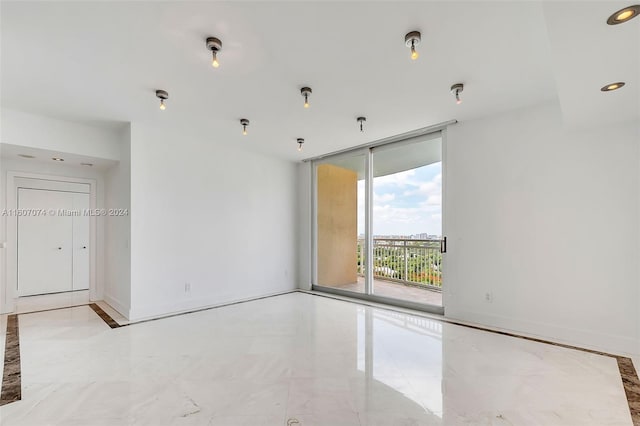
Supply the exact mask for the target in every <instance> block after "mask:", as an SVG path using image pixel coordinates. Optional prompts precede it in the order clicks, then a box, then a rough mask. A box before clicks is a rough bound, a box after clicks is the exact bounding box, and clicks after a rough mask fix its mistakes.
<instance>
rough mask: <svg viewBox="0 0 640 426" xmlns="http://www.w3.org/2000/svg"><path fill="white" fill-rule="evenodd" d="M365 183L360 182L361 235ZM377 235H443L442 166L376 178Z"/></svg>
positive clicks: (375, 228) (359, 224)
mask: <svg viewBox="0 0 640 426" xmlns="http://www.w3.org/2000/svg"><path fill="white" fill-rule="evenodd" d="M364 191H365V185H364V180H362V181H359V182H358V233H359V234H361V233H363V232H364V216H365V215H364V200H365V194H364ZM373 220H374V223H373V228H374V233H375V234H376V235H412V234H420V233H425V232H426V233H428V234H434V235H440V234H441V233H442V173H441V163H435V164H431V165H428V166H424V167H419V168H416V169H413V170H407V171H404V172H399V173H395V174H392V175H387V176H382V177H379V178H375V179H374V197H373Z"/></svg>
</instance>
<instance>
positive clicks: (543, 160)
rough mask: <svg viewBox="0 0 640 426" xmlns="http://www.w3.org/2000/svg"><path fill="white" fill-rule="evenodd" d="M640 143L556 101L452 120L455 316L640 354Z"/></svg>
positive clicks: (449, 204)
mask: <svg viewBox="0 0 640 426" xmlns="http://www.w3.org/2000/svg"><path fill="white" fill-rule="evenodd" d="M639 142H640V133H639V130H638V123H635V124H633V125H632V124H631V123H630V124H628V125H617V126H609V127H604V128H590V129H584V130H582V131H580V130H568V129H565V128H563V126H562V123H561V113H560V110H559V108H558V107H557V106H555V105H547V106H541V107H536V108H531V109H526V110H520V111H514V112H510V113H507V114H504V115H500V116H496V117H490V118H486V119H481V120H474V121H469V122H465V123H460V124H458V125H455V126H452V127H450V128H449V130H448V141H447V158H446V161H447V175H446V185H447V186H446V198H445V202H446V206H445V207H446V213H445V214H446V215H447V229H446V230H445V233H446V235H448V239H449V244H448V253H447V255H446V276H445V285H446V289H447V291H446V292H445V310H446V315H447V316H448V317H452V318H458V319H463V320H468V321H472V322H477V323H481V324H487V325H491V326H496V327H501V328H506V329H510V330H516V331H520V332H524V333H530V334H536V335H540V336H544V337H548V338H552V339H555V340H560V341H566V342H569V343H574V344H578V345H582V346H589V347H595V348H600V349H603V350H607V351H613V352H617V351H622V352H630V353H638V352H640V351H639V349H640V347H639V346H638V328H639V325H640V324H639V320H638V311H639V309H638V304H639V301H640V297H639V292H638V286H639V284H640V282H639V278H640V277H639V273H638V259H639V254H640V252H639V238H638V236H639V221H640V216H639V213H640V212H639V209H638V202H639V189H640V188H639V183H638V182H639V179H638V174H639V157H638V152H639V150H638V143H639ZM487 292H490V293H492V295H493V302H487V301H485V294H486V293H487Z"/></svg>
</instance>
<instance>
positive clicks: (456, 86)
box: [449, 83, 464, 105]
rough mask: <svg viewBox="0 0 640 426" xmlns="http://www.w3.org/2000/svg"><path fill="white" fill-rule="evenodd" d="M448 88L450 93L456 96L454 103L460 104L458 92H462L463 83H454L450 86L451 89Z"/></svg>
mask: <svg viewBox="0 0 640 426" xmlns="http://www.w3.org/2000/svg"><path fill="white" fill-rule="evenodd" d="M449 90H451V94H453V96H455V97H456V103H457V104H458V105H460V104H461V103H462V99H460V93H462V91H463V90H464V84H462V83H456V84H454V85H453V86H451V89H449Z"/></svg>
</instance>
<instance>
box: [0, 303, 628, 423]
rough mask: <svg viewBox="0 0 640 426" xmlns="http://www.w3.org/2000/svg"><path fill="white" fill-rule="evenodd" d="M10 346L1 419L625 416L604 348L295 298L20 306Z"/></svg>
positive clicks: (524, 419)
mask: <svg viewBox="0 0 640 426" xmlns="http://www.w3.org/2000/svg"><path fill="white" fill-rule="evenodd" d="M20 347H21V359H22V398H23V399H22V400H21V401H18V402H14V403H11V404H8V405H5V406H3V407H0V424H2V425H3V426H9V425H21V426H26V425H44V424H47V425H49V424H51V425H119V426H120V425H156V426H162V425H221V426H227V425H229V426H232V425H252V426H253V425H274V426H276V425H287V423H289V424H291V425H301V426H310V425H327V426H340V425H389V426H396V425H443V426H449V425H451V426H457V425H544V426H555V425H558V426H560V425H567V426H589V425H598V426H616V425H620V426H622V425H632V424H633V423H632V420H631V416H630V413H629V406H628V403H627V399H626V397H625V391H624V388H623V384H622V380H621V377H620V373H619V371H618V367H617V363H616V359H615V358H612V357H607V356H602V355H597V354H593V353H589V352H584V351H579V350H573V349H567V348H563V347H559V346H554V345H548V344H543V343H538V342H534V341H529V340H525V339H518V338H513V337H509V336H503V335H499V334H495V333H489V332H484V331H479V330H474V329H470V328H467V327H462V326H458V325H454V324H448V323H443V322H441V321H438V320H432V319H429V318H424V317H420V316H413V315H409V314H405V313H400V312H394V311H389V310H384V309H378V308H374V307H367V306H363V305H360V304H357V303H351V302H344V301H339V300H334V299H329V298H325V297H318V296H314V295H310V294H305V293H290V294H286V295H282V296H276V297H271V298H267V299H261V300H256V301H252V302H247V303H241V304H237V305H232V306H226V307H221V308H217V309H211V310H207V311H201V312H196V313H192V314H187V315H181V316H176V317H170V318H166V319H161V320H158V321H151V322H146V323H140V324H134V325H131V326H128V327H121V328H115V329H111V328H110V327H108V326H107V325H106V324H105V322H104V321H103V320H102V319H101V318H100V317H99V316H98V315H96V313H95V312H94V311H93V310H92V309H91V308H90V307H88V306H81V307H76V308H69V309H63V310H55V311H49V312H42V313H33V314H29V315H21V316H20ZM296 421H297V423H296Z"/></svg>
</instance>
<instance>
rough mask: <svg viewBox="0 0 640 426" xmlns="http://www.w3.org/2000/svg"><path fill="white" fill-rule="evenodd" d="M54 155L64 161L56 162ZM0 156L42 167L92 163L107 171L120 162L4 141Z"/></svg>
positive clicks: (68, 166) (74, 166) (70, 166)
mask: <svg viewBox="0 0 640 426" xmlns="http://www.w3.org/2000/svg"><path fill="white" fill-rule="evenodd" d="M22 155H30V156H32V157H33V158H28V159H27V158H23V157H21V156H22ZM53 157H62V158H64V162H55V161H53V160H52V158H53ZM0 158H6V159H9V160H18V161H28V162H29V163H36V164H39V165H40V166H42V167H58V166H65V167H67V168H78V169H82V168H86V167H88V166H85V165H82V163H85V164H91V165H92V166H90V167H91V168H92V169H94V170H99V171H105V170H107V169H109V168H110V167H113V166H115V165H116V164H117V163H118V162H117V161H115V160H107V159H104V158H97V157H89V156H86V155H78V154H72V153H68V152H60V151H53V150H49V149H41V148H33V147H28V146H19V145H11V144H6V143H3V144H1V145H0Z"/></svg>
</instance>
